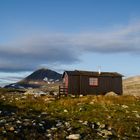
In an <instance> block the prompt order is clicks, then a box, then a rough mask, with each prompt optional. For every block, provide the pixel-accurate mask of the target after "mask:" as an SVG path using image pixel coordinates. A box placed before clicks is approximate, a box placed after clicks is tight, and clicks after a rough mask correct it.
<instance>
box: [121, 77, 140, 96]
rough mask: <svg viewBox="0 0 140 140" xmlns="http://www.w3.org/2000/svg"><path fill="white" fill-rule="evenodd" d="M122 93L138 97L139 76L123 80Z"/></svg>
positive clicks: (139, 92)
mask: <svg viewBox="0 0 140 140" xmlns="http://www.w3.org/2000/svg"><path fill="white" fill-rule="evenodd" d="M123 92H124V94H125V95H136V96H137V95H138V96H140V76H134V77H129V78H126V79H124V80H123Z"/></svg>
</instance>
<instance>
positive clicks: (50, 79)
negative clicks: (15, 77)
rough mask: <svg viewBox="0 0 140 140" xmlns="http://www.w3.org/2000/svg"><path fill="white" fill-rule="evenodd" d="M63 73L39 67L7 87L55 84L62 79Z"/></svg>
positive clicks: (35, 86)
mask: <svg viewBox="0 0 140 140" xmlns="http://www.w3.org/2000/svg"><path fill="white" fill-rule="evenodd" d="M61 77H62V75H61V74H60V73H57V72H55V71H53V70H50V69H45V68H43V69H39V70H36V71H34V72H33V73H32V74H30V75H29V76H27V77H26V78H24V79H23V80H21V81H19V82H17V83H13V84H10V85H7V86H5V88H20V89H21V88H29V87H31V88H38V87H41V86H44V85H46V84H54V83H58V82H60V81H61Z"/></svg>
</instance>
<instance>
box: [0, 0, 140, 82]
mask: <svg viewBox="0 0 140 140" xmlns="http://www.w3.org/2000/svg"><path fill="white" fill-rule="evenodd" d="M139 7H140V1H139V0H0V84H5V83H8V82H15V81H16V80H19V79H20V78H21V77H24V76H26V75H28V74H29V73H31V72H32V71H34V70H36V69H38V68H41V67H47V68H50V69H53V70H56V71H58V72H62V71H63V70H74V69H80V70H93V71H96V70H97V69H98V67H99V66H101V70H102V71H117V72H120V73H122V74H123V75H125V76H133V75H140V72H139V69H140V64H139V62H140V8H139Z"/></svg>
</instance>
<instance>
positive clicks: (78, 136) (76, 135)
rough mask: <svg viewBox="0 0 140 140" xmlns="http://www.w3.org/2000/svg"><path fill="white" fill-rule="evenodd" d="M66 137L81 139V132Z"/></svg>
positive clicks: (72, 139)
mask: <svg viewBox="0 0 140 140" xmlns="http://www.w3.org/2000/svg"><path fill="white" fill-rule="evenodd" d="M66 139H69V140H79V139H80V134H71V135H69V136H67V137H66Z"/></svg>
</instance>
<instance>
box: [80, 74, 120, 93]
mask: <svg viewBox="0 0 140 140" xmlns="http://www.w3.org/2000/svg"><path fill="white" fill-rule="evenodd" d="M94 77H95V76H94ZM89 78H90V76H82V77H81V94H85V95H86V94H95V95H97V94H105V93H107V92H110V91H114V92H115V93H117V94H121V93H122V85H121V83H122V82H121V81H122V79H121V78H120V77H115V78H114V77H113V78H112V77H95V78H98V86H90V85H89Z"/></svg>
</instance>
